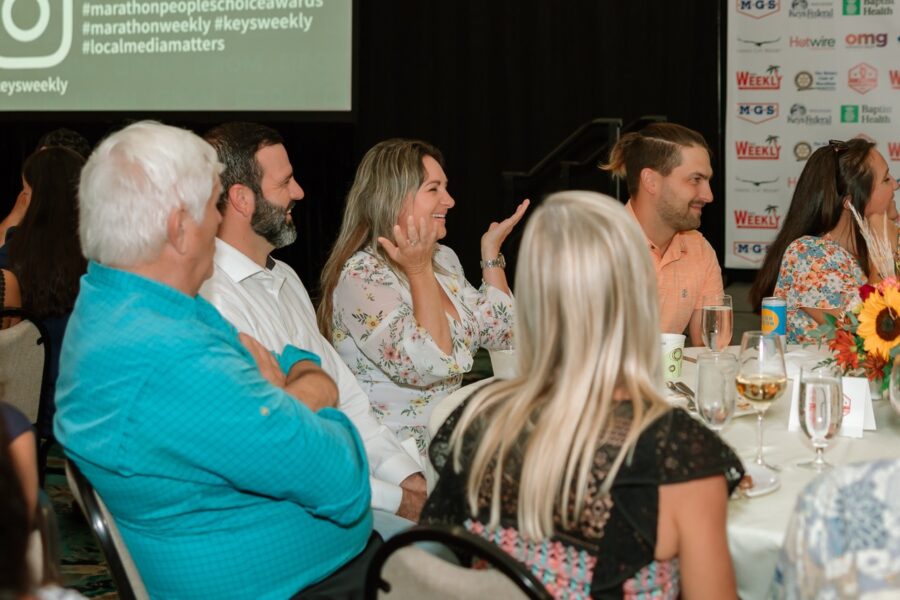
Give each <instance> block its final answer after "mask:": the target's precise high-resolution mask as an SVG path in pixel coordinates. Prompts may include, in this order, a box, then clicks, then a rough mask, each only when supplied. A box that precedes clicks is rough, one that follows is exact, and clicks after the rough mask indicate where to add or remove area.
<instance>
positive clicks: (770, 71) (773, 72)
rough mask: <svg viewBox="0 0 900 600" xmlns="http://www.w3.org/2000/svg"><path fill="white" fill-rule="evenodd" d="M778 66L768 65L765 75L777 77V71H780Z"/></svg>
mask: <svg viewBox="0 0 900 600" xmlns="http://www.w3.org/2000/svg"><path fill="white" fill-rule="evenodd" d="M780 68H781V67H779V66H778V65H769V68H767V69H766V74H768V75H778V69H780Z"/></svg>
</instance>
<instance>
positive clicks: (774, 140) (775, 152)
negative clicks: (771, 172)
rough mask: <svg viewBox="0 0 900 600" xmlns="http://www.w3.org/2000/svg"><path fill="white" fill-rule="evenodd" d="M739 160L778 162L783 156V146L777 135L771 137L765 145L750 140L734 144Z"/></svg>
mask: <svg viewBox="0 0 900 600" xmlns="http://www.w3.org/2000/svg"><path fill="white" fill-rule="evenodd" d="M734 148H735V152H736V154H737V158H738V160H778V157H779V156H780V155H781V144H779V143H778V136H777V135H770V136H769V137H767V138H766V141H765V143H762V144H757V143H755V142H751V141H748V140H738V141H736V142H735V143H734Z"/></svg>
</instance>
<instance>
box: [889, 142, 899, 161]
mask: <svg viewBox="0 0 900 600" xmlns="http://www.w3.org/2000/svg"><path fill="white" fill-rule="evenodd" d="M887 146H888V157H890V159H891V160H892V161H900V142H888V145H887Z"/></svg>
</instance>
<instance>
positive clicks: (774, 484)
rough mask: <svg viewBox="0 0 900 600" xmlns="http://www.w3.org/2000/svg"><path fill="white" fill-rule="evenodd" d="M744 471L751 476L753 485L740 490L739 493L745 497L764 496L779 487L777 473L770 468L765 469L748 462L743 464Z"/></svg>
mask: <svg viewBox="0 0 900 600" xmlns="http://www.w3.org/2000/svg"><path fill="white" fill-rule="evenodd" d="M744 471H745V473H746V474H747V475H749V476H750V477H752V478H753V487H751V488H749V489H744V490H741V493H742V494H743V495H744V496H746V497H747V498H756V497H757V496H765V495H766V494H770V493H772V492H774V491H775V490H777V489H778V488H779V487H781V482H780V481H779V480H778V475H777V474H775V473H774V472H773V471H772V470H771V469H767V468H765V467H763V466H761V465H758V464H756V463H750V464H748V465H745V466H744Z"/></svg>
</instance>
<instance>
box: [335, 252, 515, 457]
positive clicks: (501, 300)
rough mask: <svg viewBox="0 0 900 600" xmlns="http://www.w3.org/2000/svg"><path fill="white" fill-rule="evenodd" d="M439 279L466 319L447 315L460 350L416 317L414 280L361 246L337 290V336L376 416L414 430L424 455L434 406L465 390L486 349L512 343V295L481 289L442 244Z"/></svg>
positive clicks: (404, 434)
mask: <svg viewBox="0 0 900 600" xmlns="http://www.w3.org/2000/svg"><path fill="white" fill-rule="evenodd" d="M435 262H436V263H437V264H438V265H439V266H440V267H442V268H443V269H444V271H445V273H444V274H442V273H438V274H437V280H438V282H439V283H440V285H441V287H442V288H443V289H444V292H446V293H447V296H448V297H449V298H450V301H451V302H453V306H454V307H456V311H457V312H458V313H459V317H460V320H459V321H457V320H456V319H454V318H453V317H452V316H450V315H447V320H448V321H449V323H450V336H451V338H452V343H453V347H452V352H451V353H450V354H444V352H443V351H441V349H440V348H438V346H437V344H435V342H434V340H433V339H432V337H431V335H430V334H429V333H428V332H427V331H426V330H425V329H423V328H422V327H420V326H419V324H418V323H417V322H416V318H415V316H414V315H413V306H412V296H411V294H410V292H409V287H408V285H407V284H406V283H405V282H403V281H401V280H400V278H399V277H398V276H397V274H396V273H395V272H394V271H393V270H392V269H391V268H390V267H389V266H388V265H387V264H386V263H385V262H384V261H382V260H381V259H379V258H378V257H377V256H375V255H374V254H372V253H369V252H365V251H360V252H357V253H356V254H354V255H353V256H351V257H350V260H348V261H347V264H345V265H344V270H343V271H342V272H341V277H340V279H339V281H338V284H337V286H336V287H335V290H334V314H333V317H332V343H333V344H334V347H335V348H336V349H337V351H338V353H339V354H340V355H341V358H342V359H343V360H344V362H346V363H347V365H348V366H349V367H350V370H351V371H353V373H354V375H356V378H357V380H359V383H360V385H361V386H362V388H363V390H365V392H366V393H367V394H368V395H369V403H370V404H371V405H372V410H373V412H374V414H375V416H376V417H377V418H378V419H379V420H380V421H381V422H382V423H384V425H386V426H387V427H389V428H390V429H392V430H393V431H394V432H396V433H397V434H398V437H399V438H400V440H401V441H403V439H405V438H408V437H410V436H412V437H414V438H415V440H416V445H417V446H418V449H419V452H420V453H421V454H422V455H423V456H424V455H425V452H426V449H427V447H428V442H429V438H428V418H429V416H430V415H431V409H432V408H433V407H434V406H435V405H436V404H437V403H438V402H440V400H441V399H443V398H444V397H446V396H447V395H448V394H450V393H451V392H454V391H456V390H457V389H459V387H460V385H461V384H462V376H463V373H466V372H468V371H469V370H471V368H472V362H473V357H474V356H475V353H476V352H477V351H478V348H479V347H481V346H484V347H486V348H489V349H501V348H503V349H506V348H510V347H511V345H512V330H513V321H514V317H515V309H514V305H513V299H512V297H511V296H509V295H507V294H505V293H503V292H501V291H500V290H498V289H496V288H494V287H491V286H489V285H486V284H483V285H482V286H481V289H477V290H476V289H475V288H474V287H473V286H472V285H471V284H470V283H469V282H468V281H466V278H465V275H464V274H463V269H462V265H461V264H460V263H459V259H458V258H457V257H456V254H455V253H454V252H453V250H451V249H450V248H448V247H446V246H442V245H438V247H437V250H436V251H435Z"/></svg>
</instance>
